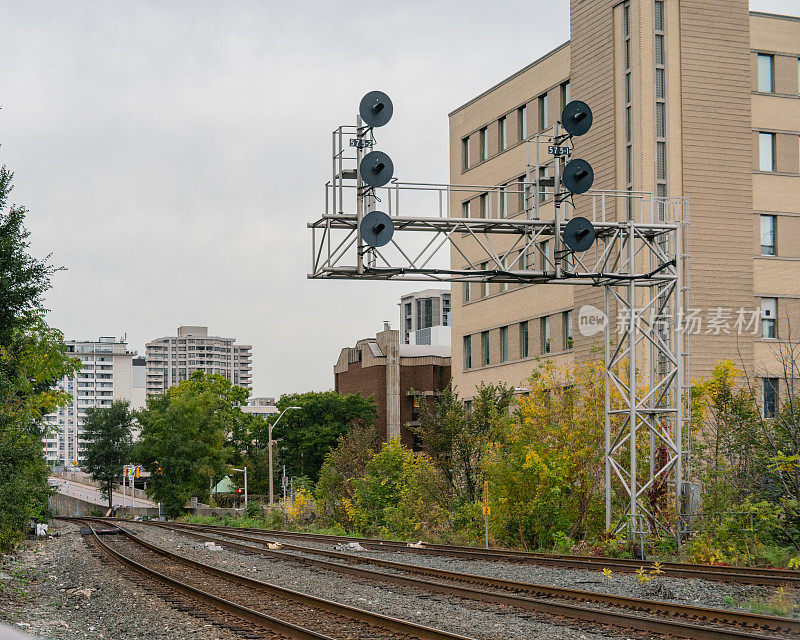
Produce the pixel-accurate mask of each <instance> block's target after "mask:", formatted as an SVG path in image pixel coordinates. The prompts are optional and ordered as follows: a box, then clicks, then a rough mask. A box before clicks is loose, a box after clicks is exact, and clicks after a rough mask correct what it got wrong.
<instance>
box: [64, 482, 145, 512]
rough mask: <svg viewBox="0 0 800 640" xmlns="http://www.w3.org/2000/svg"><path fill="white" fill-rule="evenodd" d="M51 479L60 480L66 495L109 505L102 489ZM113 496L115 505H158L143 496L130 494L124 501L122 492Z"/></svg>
mask: <svg viewBox="0 0 800 640" xmlns="http://www.w3.org/2000/svg"><path fill="white" fill-rule="evenodd" d="M50 481H51V483H52V482H53V481H55V482H58V492H59V493H61V494H64V495H65V496H72V497H73V498H79V499H80V500H85V501H86V502H91V503H93V504H98V505H103V506H107V505H108V500H106V499H105V498H103V497H102V496H101V495H100V489H97V488H95V487H91V486H89V485H88V484H81V483H79V482H73V481H72V480H64V479H63V478H53V477H51V478H50ZM113 498H114V499H113V502H114V506H117V505H123V504H124V506H126V507H157V506H158V504H156V503H155V502H151V501H150V500H145V499H143V498H131V496H130V495H126V496H125V502H124V503H123V500H122V494H121V493H117V492H116V491H115V492H114V494H113ZM131 501H132V502H131Z"/></svg>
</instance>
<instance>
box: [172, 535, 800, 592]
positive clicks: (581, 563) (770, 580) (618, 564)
mask: <svg viewBox="0 0 800 640" xmlns="http://www.w3.org/2000/svg"><path fill="white" fill-rule="evenodd" d="M176 524H178V525H179V526H182V527H194V528H197V529H207V530H214V529H217V530H223V531H224V530H233V531H247V532H250V533H253V534H256V535H263V536H273V537H279V538H298V539H304V540H317V541H325V542H358V543H360V544H362V545H366V546H367V547H368V548H371V549H373V550H383V551H386V550H393V551H403V552H408V553H417V554H423V555H449V556H453V557H462V558H468V559H477V560H502V561H510V562H530V563H531V564H540V565H544V566H555V567H563V566H566V567H570V568H577V569H589V570H600V569H603V568H612V569H616V570H618V571H629V572H634V571H636V570H638V569H639V568H640V567H645V569H651V568H654V567H655V562H653V561H649V560H631V559H627V558H600V557H594V556H572V555H559V554H547V553H538V552H532V551H516V550H509V549H488V550H486V549H479V548H476V547H461V546H455V545H438V544H426V546H425V548H414V547H409V546H408V543H406V542H401V541H397V540H381V539H378V538H351V537H348V536H333V535H323V534H311V533H299V532H294V531H275V530H270V529H253V528H246V527H221V526H217V525H194V524H192V525H190V524H185V523H176ZM660 568H661V570H662V571H663V572H664V574H665V575H669V576H672V577H676V578H699V579H702V580H713V581H717V582H734V583H737V584H753V585H766V586H794V587H800V572H798V571H792V570H791V569H769V568H758V567H740V566H716V565H692V564H688V563H682V562H662V563H660Z"/></svg>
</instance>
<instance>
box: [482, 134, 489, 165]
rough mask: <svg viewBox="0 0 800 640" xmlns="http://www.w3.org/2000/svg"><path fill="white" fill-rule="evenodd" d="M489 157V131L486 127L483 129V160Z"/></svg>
mask: <svg viewBox="0 0 800 640" xmlns="http://www.w3.org/2000/svg"><path fill="white" fill-rule="evenodd" d="M488 157H489V131H488V129H487V128H486V127H484V128H483V129H481V160H486V159H487V158H488Z"/></svg>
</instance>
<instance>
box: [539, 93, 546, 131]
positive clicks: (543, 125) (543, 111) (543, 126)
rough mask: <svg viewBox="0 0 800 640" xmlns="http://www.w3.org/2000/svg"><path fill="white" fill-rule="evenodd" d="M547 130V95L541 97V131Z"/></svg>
mask: <svg viewBox="0 0 800 640" xmlns="http://www.w3.org/2000/svg"><path fill="white" fill-rule="evenodd" d="M545 129H547V94H546V93H545V94H544V95H541V96H539V131H543V130H545Z"/></svg>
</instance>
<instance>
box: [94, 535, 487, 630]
mask: <svg viewBox="0 0 800 640" xmlns="http://www.w3.org/2000/svg"><path fill="white" fill-rule="evenodd" d="M120 531H121V532H122V535H123V536H125V538H126V539H127V540H131V541H133V542H135V543H136V544H138V545H141V546H142V547H144V548H146V549H148V550H150V551H152V552H153V553H156V554H160V555H163V556H164V557H166V558H169V559H170V560H173V561H175V562H179V563H183V564H185V565H187V566H190V567H193V568H195V569H198V570H200V571H203V572H206V573H208V574H211V575H214V576H217V577H220V578H224V579H226V580H229V581H231V582H235V583H237V584H241V585H243V586H246V587H248V588H252V589H256V590H259V591H262V592H264V593H268V594H271V595H275V596H279V597H282V598H287V599H290V600H294V601H295V602H299V603H301V604H304V605H306V606H309V607H312V608H314V609H317V610H321V611H326V612H328V613H332V614H336V615H340V616H344V617H347V618H350V619H352V620H357V621H359V622H363V623H365V624H368V625H372V626H375V627H379V628H382V629H385V630H389V631H394V632H397V633H401V634H404V635H410V636H413V637H417V638H421V639H422V640H475V639H474V638H470V637H469V636H462V635H458V634H454V633H450V632H448V631H443V630H440V629H434V628H432V627H426V626H424V625H418V624H415V623H413V622H409V621H407V620H401V619H399V618H394V617H391V616H385V615H383V614H379V613H374V612H372V611H367V610H365V609H359V608H357V607H351V606H349V605H345V604H342V603H339V602H335V601H333V600H327V599H324V598H319V597H317V596H312V595H309V594H307V593H302V592H300V591H294V590H292V589H287V588H285V587H280V586H278V585H274V584H271V583H269V582H263V581H261V580H256V579H254V578H248V577H247V576H242V575H239V574H237V573H232V572H230V571H225V570H224V569H219V568H217V567H212V566H210V565H207V564H203V563H202V562H198V561H197V560H193V559H191V558H187V557H186V556H181V555H179V554H176V553H173V552H171V551H168V550H166V549H163V548H161V547H158V546H156V545H154V544H151V543H149V542H147V541H145V540H142V539H141V538H138V537H137V536H135V535H133V534H132V533H130V532H129V531H126V530H125V529H121V528H120ZM92 533H93V534H94V539H95V540H96V541H98V542H99V543H100V544H101V545H103V546H105V547H106V548H107V549H108V550H109V551H110V552H111V553H112V554H113V555H114V556H115V557H119V558H124V560H123V562H125V563H126V564H128V563H130V565H131V566H133V565H136V566H137V567H141V568H143V569H144V570H145V572H146V573H148V574H158V575H160V576H162V577H164V578H165V579H167V580H170V581H172V582H174V583H175V584H176V585H182V583H180V582H178V581H176V580H174V579H172V578H169V577H168V576H164V575H163V574H160V573H159V572H157V571H155V570H154V569H150V568H149V567H144V566H143V565H140V564H139V563H136V562H135V561H134V560H131V559H130V558H126V557H125V556H124V555H123V554H120V553H119V552H116V551H115V550H113V549H111V548H110V547H109V546H108V545H105V543H103V542H102V541H100V538H99V536H98V535H97V534H96V533H95V532H94V530H92ZM171 586H172V585H171ZM182 586H186V587H189V585H182ZM189 588H190V589H194V588H193V587H189ZM195 591H196V592H197V593H198V595H200V597H201V599H202V598H203V597H205V598H211V599H214V600H215V601H216V600H219V601H220V602H221V603H222V604H223V606H227V605H231V606H234V607H238V608H240V609H241V610H242V611H243V613H244V614H245V615H251V614H255V615H257V616H262V615H263V616H265V618H266V620H265V622H267V623H272V622H277V623H280V624H285V625H289V626H290V627H292V628H297V629H301V630H303V631H308V630H306V629H303V628H302V627H297V626H296V625H291V624H290V623H285V622H283V621H281V620H278V619H277V618H273V617H272V616H266V615H265V614H261V613H259V612H257V611H254V610H252V609H248V608H247V607H240V606H239V605H236V604H235V603H232V602H229V601H225V600H222V599H219V598H217V596H214V595H212V594H208V593H206V592H203V591H200V590H197V589H195ZM206 601H207V600H206ZM212 604H213V603H212ZM237 615H238V614H237ZM245 619H248V618H245ZM248 621H252V620H249V619H248ZM257 624H261V623H257ZM288 628H289V627H288V626H287V629H288ZM282 632H283V631H282ZM310 633H315V632H310ZM298 637H299V636H298ZM303 637H309V638H312V637H313V638H325V639H327V640H331V639H330V638H329V637H328V636H324V635H320V634H316V635H314V636H303Z"/></svg>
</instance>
